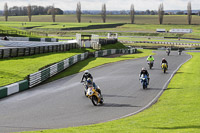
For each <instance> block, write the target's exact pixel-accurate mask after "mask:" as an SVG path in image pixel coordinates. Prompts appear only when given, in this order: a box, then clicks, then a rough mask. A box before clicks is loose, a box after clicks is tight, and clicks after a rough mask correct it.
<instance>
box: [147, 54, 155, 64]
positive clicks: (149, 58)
mask: <svg viewBox="0 0 200 133" xmlns="http://www.w3.org/2000/svg"><path fill="white" fill-rule="evenodd" d="M150 62H153V63H154V58H153V56H152V55H149V56H148V57H147V63H150Z"/></svg>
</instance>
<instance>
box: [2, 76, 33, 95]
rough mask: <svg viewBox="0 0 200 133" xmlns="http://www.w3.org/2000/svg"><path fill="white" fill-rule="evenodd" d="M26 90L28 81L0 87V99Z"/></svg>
mask: <svg viewBox="0 0 200 133" xmlns="http://www.w3.org/2000/svg"><path fill="white" fill-rule="evenodd" d="M28 88H29V86H28V80H23V81H19V82H16V83H14V84H10V85H7V86H3V87H0V98H4V97H7V96H9V95H12V94H15V93H17V92H21V91H24V90H27V89H28Z"/></svg>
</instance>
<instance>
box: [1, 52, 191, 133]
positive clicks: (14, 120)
mask: <svg viewBox="0 0 200 133" xmlns="http://www.w3.org/2000/svg"><path fill="white" fill-rule="evenodd" d="M156 53H157V54H156V55H155V56H154V58H155V65H154V68H153V69H152V70H148V71H149V73H150V78H151V80H150V85H149V87H148V89H147V90H143V89H142V87H141V84H140V82H139V73H140V70H141V68H142V67H143V66H145V67H148V66H147V64H146V58H140V59H133V60H127V61H121V62H116V63H111V64H106V65H103V66H99V67H96V68H93V69H91V70H90V72H91V73H92V75H93V77H94V81H95V82H96V84H97V85H99V86H100V88H101V90H102V94H103V97H104V102H105V103H104V105H103V106H97V107H95V106H93V104H92V102H91V101H90V100H89V99H88V98H86V97H85V96H84V93H83V86H82V84H80V80H81V78H82V74H83V73H78V74H75V75H72V76H69V77H66V78H63V79H60V80H57V81H54V82H51V83H48V84H44V85H40V86H37V87H35V88H33V89H30V90H27V91H24V92H22V93H19V94H16V95H13V96H10V97H8V98H5V99H1V100H0V132H1V133H8V132H16V131H33V130H41V129H52V128H66V127H70V126H80V125H88V124H93V123H100V122H105V121H110V120H113V119H117V118H121V117H124V116H127V115H129V114H133V113H134V112H137V111H140V110H141V109H144V108H145V107H146V106H147V105H148V104H150V103H151V102H152V100H153V99H154V98H155V97H156V96H158V95H159V94H160V93H161V92H162V90H163V89H164V86H165V84H166V82H167V81H168V80H169V78H170V77H171V75H172V73H173V72H174V71H175V70H176V69H177V68H178V66H179V65H180V64H182V63H183V62H185V61H186V60H188V59H189V58H190V56H189V55H187V54H185V53H182V55H181V56H179V55H177V52H172V53H171V55H170V56H168V57H167V56H166V54H165V51H156ZM163 57H165V58H166V59H167V60H168V62H169V70H168V71H167V73H166V74H164V73H163V72H162V71H161V68H160V61H161V59H162V58H163Z"/></svg>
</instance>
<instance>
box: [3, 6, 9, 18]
mask: <svg viewBox="0 0 200 133" xmlns="http://www.w3.org/2000/svg"><path fill="white" fill-rule="evenodd" d="M4 16H5V21H8V5H7V3H5V5H4Z"/></svg>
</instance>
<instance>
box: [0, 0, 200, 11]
mask: <svg viewBox="0 0 200 133" xmlns="http://www.w3.org/2000/svg"><path fill="white" fill-rule="evenodd" d="M0 1H1V4H0V10H3V9H4V4H5V3H6V2H7V4H8V7H12V6H27V5H28V4H31V5H41V6H49V5H53V4H54V6H55V7H56V8H61V9H62V10H76V4H77V2H79V1H80V2H81V9H82V10H101V7H102V4H103V3H105V4H106V9H107V10H130V6H131V4H133V5H134V7H135V10H141V11H145V10H147V9H149V10H158V6H159V4H161V3H163V5H164V10H187V4H188V2H189V0H0ZM190 2H191V5H192V10H199V9H200V0H190Z"/></svg>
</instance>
